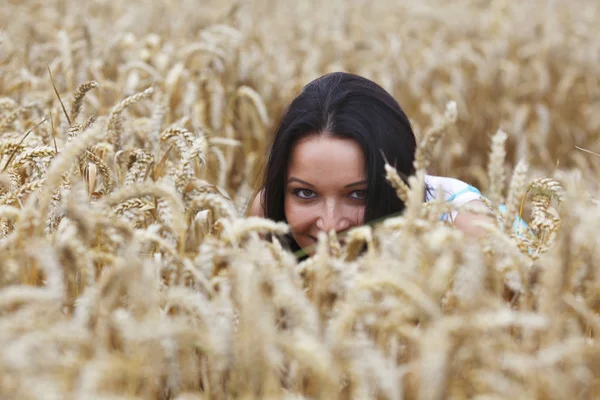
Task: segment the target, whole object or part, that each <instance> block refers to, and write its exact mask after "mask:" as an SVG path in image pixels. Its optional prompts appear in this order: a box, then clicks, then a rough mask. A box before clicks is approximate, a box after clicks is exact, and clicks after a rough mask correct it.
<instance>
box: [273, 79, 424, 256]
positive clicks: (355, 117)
mask: <svg viewBox="0 0 600 400" xmlns="http://www.w3.org/2000/svg"><path fill="white" fill-rule="evenodd" d="M311 134H312V135H320V134H328V135H332V136H336V137H342V138H350V139H354V140H356V141H357V142H358V143H359V144H360V147H361V148H362V151H363V153H364V157H365V161H366V166H367V167H366V168H367V171H366V173H367V181H368V187H367V197H366V209H365V216H364V221H363V223H368V222H370V221H373V220H376V219H380V218H383V217H385V216H387V215H390V214H394V213H399V212H402V211H403V210H404V203H403V202H402V201H401V200H400V199H399V198H398V196H397V195H396V192H395V190H394V189H393V188H392V187H391V185H390V184H389V183H388V182H387V181H386V179H385V168H384V166H385V160H387V161H388V162H389V163H390V165H393V166H395V167H396V169H397V170H398V172H399V174H400V176H401V177H408V176H410V175H413V174H414V172H415V171H414V167H413V161H414V156H415V150H416V139H415V135H414V133H413V130H412V127H411V124H410V121H409V120H408V118H407V116H406V115H405V114H404V111H402V108H400V105H399V104H398V102H397V101H396V100H395V99H394V98H393V97H392V96H391V95H390V94H389V93H388V92H387V91H386V90H385V89H383V88H382V87H381V86H379V85H378V84H376V83H375V82H373V81H371V80H368V79H366V78H363V77H360V76H357V75H354V74H350V73H344V72H335V73H330V74H327V75H324V76H322V77H320V78H317V79H315V80H313V81H312V82H310V83H309V84H308V85H306V86H305V87H304V88H303V90H302V92H301V93H300V94H299V95H298V96H297V97H296V98H295V99H294V100H293V101H292V102H291V103H290V105H289V106H288V108H287V110H286V111H285V113H284V115H283V117H282V118H281V120H280V122H279V124H278V126H277V128H276V130H275V135H274V138H273V142H272V145H271V149H270V153H269V156H268V160H267V163H266V165H265V168H264V177H263V179H264V182H263V185H262V189H263V198H262V206H263V213H264V216H265V218H268V219H271V220H274V221H283V222H287V221H286V218H285V212H284V195H285V187H286V181H287V169H288V162H289V159H290V154H291V149H292V147H293V146H294V145H295V143H296V142H297V141H298V140H299V139H300V138H303V137H305V136H306V135H311ZM290 245H291V246H292V248H294V249H298V247H297V245H296V244H295V242H293V239H292V241H291V243H290Z"/></svg>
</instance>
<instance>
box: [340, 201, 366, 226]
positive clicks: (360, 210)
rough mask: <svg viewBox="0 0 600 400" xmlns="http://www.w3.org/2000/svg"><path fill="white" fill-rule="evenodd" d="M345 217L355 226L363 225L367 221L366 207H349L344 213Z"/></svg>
mask: <svg viewBox="0 0 600 400" xmlns="http://www.w3.org/2000/svg"><path fill="white" fill-rule="evenodd" d="M344 217H345V218H346V219H347V220H348V221H350V222H351V223H352V224H353V225H355V226H356V225H362V224H363V221H364V219H365V206H364V205H360V206H359V205H352V206H348V207H347V208H346V210H345V212H344Z"/></svg>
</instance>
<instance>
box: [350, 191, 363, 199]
mask: <svg viewBox="0 0 600 400" xmlns="http://www.w3.org/2000/svg"><path fill="white" fill-rule="evenodd" d="M350 197H351V198H352V199H356V200H364V199H365V198H366V197H367V191H366V190H355V191H354V192H352V193H350Z"/></svg>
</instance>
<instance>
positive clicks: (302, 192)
mask: <svg viewBox="0 0 600 400" xmlns="http://www.w3.org/2000/svg"><path fill="white" fill-rule="evenodd" d="M294 195H295V196H296V197H299V198H301V199H304V200H307V199H312V198H313V197H314V196H315V192H313V191H312V190H310V189H296V190H294Z"/></svg>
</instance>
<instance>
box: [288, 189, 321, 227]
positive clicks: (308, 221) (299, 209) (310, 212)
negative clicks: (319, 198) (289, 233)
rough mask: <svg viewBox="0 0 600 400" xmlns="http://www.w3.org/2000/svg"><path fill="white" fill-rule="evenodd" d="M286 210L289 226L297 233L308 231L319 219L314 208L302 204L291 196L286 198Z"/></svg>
mask: <svg viewBox="0 0 600 400" xmlns="http://www.w3.org/2000/svg"><path fill="white" fill-rule="evenodd" d="M284 210H285V211H284V212H285V219H286V220H287V223H288V225H290V227H291V229H292V230H294V231H296V232H302V231H305V230H308V229H309V228H310V227H311V226H312V223H313V222H314V221H315V220H316V218H317V216H316V214H317V213H316V212H315V210H314V207H310V206H307V205H305V204H300V203H299V202H297V201H294V199H292V198H290V196H286V198H285V201H284Z"/></svg>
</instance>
